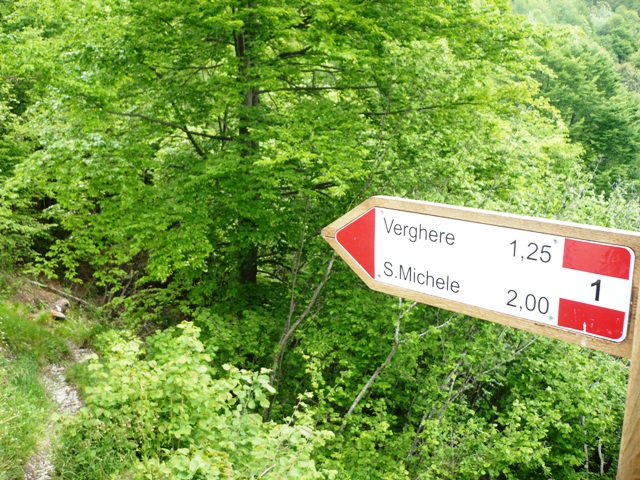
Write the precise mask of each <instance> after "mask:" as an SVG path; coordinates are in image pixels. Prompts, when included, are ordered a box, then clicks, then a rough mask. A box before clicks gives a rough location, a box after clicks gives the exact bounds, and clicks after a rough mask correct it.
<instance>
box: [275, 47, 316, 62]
mask: <svg viewBox="0 0 640 480" xmlns="http://www.w3.org/2000/svg"><path fill="white" fill-rule="evenodd" d="M309 50H311V47H310V46H309V47H304V48H302V49H300V50H296V51H295V52H283V53H281V54H280V55H278V57H280V58H282V59H284V58H291V57H302V56H303V55H305V54H306V53H307V52H308V51H309Z"/></svg>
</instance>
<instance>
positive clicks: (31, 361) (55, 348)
mask: <svg viewBox="0 0 640 480" xmlns="http://www.w3.org/2000/svg"><path fill="white" fill-rule="evenodd" d="M67 352H68V347H67V346H66V344H65V343H64V340H61V339H59V338H56V337H55V336H54V335H52V334H51V332H49V331H47V330H46V329H45V328H44V327H42V326H40V325H38V324H36V323H34V322H31V321H29V320H27V319H25V317H24V316H23V315H22V314H21V313H20V312H18V311H17V310H16V309H15V308H12V307H10V306H9V305H6V304H0V479H3V480H5V479H14V478H22V476H23V467H24V463H25V461H26V459H27V458H28V456H29V455H30V453H31V452H32V451H33V450H34V448H35V447H36V445H37V442H38V440H39V438H41V435H42V432H43V430H44V428H45V426H46V422H47V418H48V417H49V412H50V410H51V408H52V405H51V402H50V400H49V399H48V398H47V395H46V393H45V390H44V388H43V387H42V385H41V384H40V367H41V366H42V365H44V364H45V363H47V362H51V361H58V360H60V359H62V358H63V357H64V355H65V354H66V353H67Z"/></svg>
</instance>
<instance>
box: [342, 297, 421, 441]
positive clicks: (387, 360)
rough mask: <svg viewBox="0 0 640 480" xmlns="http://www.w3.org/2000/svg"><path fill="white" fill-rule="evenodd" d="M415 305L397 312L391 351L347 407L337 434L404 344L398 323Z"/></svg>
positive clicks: (399, 302)
mask: <svg viewBox="0 0 640 480" xmlns="http://www.w3.org/2000/svg"><path fill="white" fill-rule="evenodd" d="M417 303H418V302H413V303H412V304H411V305H410V306H409V308H407V309H406V310H400V311H399V312H398V318H397V319H396V326H395V330H394V332H393V345H392V346H391V350H389V354H388V355H387V358H385V360H384V362H382V364H381V365H380V366H379V367H378V368H376V370H375V371H374V372H373V374H372V375H371V376H370V377H369V380H367V383H365V385H364V386H363V387H362V389H360V392H358V395H357V396H356V398H355V400H354V401H353V403H352V404H351V406H350V407H349V410H348V411H347V413H346V414H345V415H344V420H343V421H342V425H340V430H338V433H342V432H343V430H344V429H345V427H346V426H347V422H348V421H349V417H350V416H351V414H352V413H353V411H354V410H355V409H356V407H357V406H358V404H359V403H360V401H361V400H362V398H363V397H364V395H365V394H366V393H367V392H368V391H369V388H371V385H373V382H375V381H376V378H378V376H379V375H380V374H381V373H382V372H383V371H384V369H385V368H386V367H387V365H389V363H391V360H392V359H393V356H394V355H395V354H396V351H397V350H398V346H400V344H402V343H404V341H401V340H400V321H401V320H402V319H403V318H404V317H405V315H407V314H408V313H409V312H410V311H411V310H412V309H413V308H414V307H415V306H416V304H417ZM398 304H399V307H401V308H402V297H400V298H399V299H398Z"/></svg>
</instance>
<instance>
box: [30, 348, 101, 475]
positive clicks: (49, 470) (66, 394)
mask: <svg viewBox="0 0 640 480" xmlns="http://www.w3.org/2000/svg"><path fill="white" fill-rule="evenodd" d="M69 349H70V350H71V356H72V359H73V362H75V363H82V362H84V361H85V360H86V358H87V356H88V355H89V354H91V353H92V352H91V350H88V349H85V348H78V347H77V346H75V345H73V344H72V343H69ZM64 371H65V368H64V367H62V366H60V365H56V364H53V365H49V366H48V367H46V368H45V370H44V372H43V377H42V383H43V385H44V387H45V389H46V391H47V393H48V394H49V396H50V397H51V398H53V399H54V400H55V401H56V403H57V404H58V405H57V408H56V410H57V411H58V412H59V413H62V414H66V415H73V414H75V413H76V412H77V411H78V410H80V408H82V405H83V404H82V400H81V398H80V395H79V394H78V390H77V389H76V388H74V387H72V386H70V385H69V384H68V383H67V381H66V379H65V378H64ZM55 429H56V424H55V422H49V424H48V425H47V431H46V432H45V435H44V437H43V439H42V440H41V442H40V445H39V447H38V450H37V452H36V453H35V454H34V455H33V456H32V457H31V458H30V459H29V461H28V462H27V466H26V467H25V476H24V478H25V480H49V479H50V478H51V475H52V474H53V472H54V466H53V463H52V462H51V439H52V438H53V436H54V435H55Z"/></svg>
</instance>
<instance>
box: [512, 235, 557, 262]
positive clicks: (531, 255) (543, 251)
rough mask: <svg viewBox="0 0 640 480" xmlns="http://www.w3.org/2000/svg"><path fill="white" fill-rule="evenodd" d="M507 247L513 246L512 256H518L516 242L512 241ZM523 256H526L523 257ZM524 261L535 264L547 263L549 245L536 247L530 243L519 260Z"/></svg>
mask: <svg viewBox="0 0 640 480" xmlns="http://www.w3.org/2000/svg"><path fill="white" fill-rule="evenodd" d="M509 245H513V256H514V257H517V256H518V242H517V240H514V241H513V242H511V243H510V244H509ZM525 254H526V255H527V256H526V257H525ZM525 259H527V260H531V261H533V262H537V261H538V260H540V261H541V262H542V263H549V262H550V261H551V245H542V246H541V245H538V244H537V243H534V242H530V243H529V245H527V248H526V249H525V252H524V253H523V254H522V255H520V260H521V261H524V260H525Z"/></svg>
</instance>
